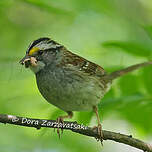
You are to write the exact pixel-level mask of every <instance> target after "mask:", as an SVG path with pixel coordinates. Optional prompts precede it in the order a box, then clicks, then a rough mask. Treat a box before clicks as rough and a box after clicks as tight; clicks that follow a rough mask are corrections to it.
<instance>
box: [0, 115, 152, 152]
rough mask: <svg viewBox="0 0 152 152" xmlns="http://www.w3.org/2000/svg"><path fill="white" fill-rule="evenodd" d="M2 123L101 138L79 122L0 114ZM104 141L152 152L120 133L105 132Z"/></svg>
mask: <svg viewBox="0 0 152 152" xmlns="http://www.w3.org/2000/svg"><path fill="white" fill-rule="evenodd" d="M0 122H1V123H5V124H6V123H9V124H13V125H19V126H26V127H34V128H37V129H40V128H41V127H48V128H61V129H67V130H71V131H73V132H76V133H79V134H83V135H86V136H90V137H95V138H96V139H99V138H100V137H99V135H98V133H97V129H92V128H91V127H87V126H84V125H81V124H78V123H77V122H69V121H64V124H62V123H59V124H58V123H57V122H56V121H55V120H46V119H33V118H26V117H18V116H13V115H6V114H0ZM99 140H100V139H99ZM103 140H113V141H115V142H119V143H124V144H126V145H130V146H132V147H135V148H138V149H141V150H143V151H144V152H152V145H150V144H147V143H145V142H143V141H141V140H138V139H135V138H132V136H128V135H123V134H120V133H115V132H111V131H106V130H103Z"/></svg>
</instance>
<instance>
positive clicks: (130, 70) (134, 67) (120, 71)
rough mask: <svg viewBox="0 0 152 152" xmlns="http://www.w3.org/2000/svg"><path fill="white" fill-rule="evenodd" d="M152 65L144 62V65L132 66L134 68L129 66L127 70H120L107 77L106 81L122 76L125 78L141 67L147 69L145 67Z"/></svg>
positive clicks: (149, 62) (151, 62) (150, 62)
mask: <svg viewBox="0 0 152 152" xmlns="http://www.w3.org/2000/svg"><path fill="white" fill-rule="evenodd" d="M151 64H152V61H148V62H143V63H140V64H135V65H132V66H129V67H127V68H124V69H121V70H118V71H114V72H112V73H110V74H108V75H106V76H105V80H108V81H112V80H114V79H116V78H118V77H120V76H123V75H125V74H127V73H129V72H132V71H134V70H137V69H139V68H141V67H145V66H148V65H151Z"/></svg>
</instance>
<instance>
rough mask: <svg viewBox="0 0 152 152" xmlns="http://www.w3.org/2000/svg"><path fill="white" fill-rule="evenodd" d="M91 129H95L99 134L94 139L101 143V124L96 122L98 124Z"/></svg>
mask: <svg viewBox="0 0 152 152" xmlns="http://www.w3.org/2000/svg"><path fill="white" fill-rule="evenodd" d="M92 129H93V130H97V132H98V135H99V136H98V138H96V140H97V141H101V144H102V141H103V132H102V125H101V124H98V126H94V127H93V128H92Z"/></svg>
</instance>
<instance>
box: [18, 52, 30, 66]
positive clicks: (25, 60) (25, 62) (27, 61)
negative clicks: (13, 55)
mask: <svg viewBox="0 0 152 152" xmlns="http://www.w3.org/2000/svg"><path fill="white" fill-rule="evenodd" d="M30 58H31V57H30V56H29V55H28V54H26V55H25V57H24V58H23V59H21V60H20V61H19V63H20V64H22V65H25V67H26V68H28V67H29V66H30V65H31V61H30Z"/></svg>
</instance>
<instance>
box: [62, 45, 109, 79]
mask: <svg viewBox="0 0 152 152" xmlns="http://www.w3.org/2000/svg"><path fill="white" fill-rule="evenodd" d="M62 51H63V55H64V57H63V59H62V61H61V63H60V64H62V65H65V66H66V65H69V64H71V65H73V66H76V67H77V68H78V69H79V70H80V71H83V72H85V73H88V74H89V75H96V76H99V77H101V76H103V75H105V73H106V72H105V70H104V69H103V68H102V67H100V66H99V65H97V64H95V63H93V62H90V61H88V60H86V59H84V58H83V57H80V56H78V55H76V54H74V53H72V52H70V51H68V50H67V49H66V48H62Z"/></svg>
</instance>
